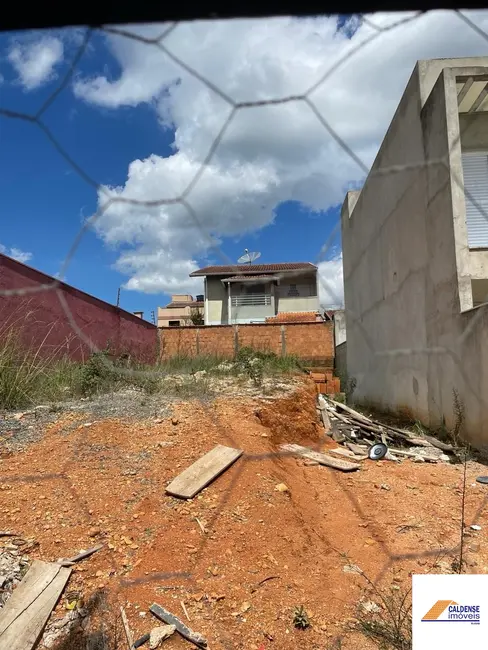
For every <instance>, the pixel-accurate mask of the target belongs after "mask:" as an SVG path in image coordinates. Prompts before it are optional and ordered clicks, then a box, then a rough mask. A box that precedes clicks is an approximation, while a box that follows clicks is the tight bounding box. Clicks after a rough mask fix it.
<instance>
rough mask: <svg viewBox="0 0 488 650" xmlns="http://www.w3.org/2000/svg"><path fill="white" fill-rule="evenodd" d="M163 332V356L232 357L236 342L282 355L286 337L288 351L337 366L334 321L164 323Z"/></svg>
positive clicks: (161, 343)
mask: <svg viewBox="0 0 488 650" xmlns="http://www.w3.org/2000/svg"><path fill="white" fill-rule="evenodd" d="M159 332H160V351H161V359H163V360H164V359H169V358H171V357H173V356H175V355H183V356H186V355H188V356H194V355H196V354H216V355H219V356H222V357H225V358H229V359H231V358H232V357H233V356H234V354H235V351H236V344H237V349H239V348H242V347H244V346H248V347H252V348H254V349H256V350H269V351H271V352H275V353H276V354H278V355H281V354H282V340H283V338H284V347H285V352H286V354H293V355H296V356H298V357H299V358H300V359H303V360H304V361H307V362H309V363H315V364H317V365H324V366H330V367H332V366H333V360H334V335H333V323H332V322H324V323H287V324H285V325H282V324H262V325H208V326H206V327H164V328H161V329H160V330H159ZM282 337H283V338H282ZM236 339H237V340H236Z"/></svg>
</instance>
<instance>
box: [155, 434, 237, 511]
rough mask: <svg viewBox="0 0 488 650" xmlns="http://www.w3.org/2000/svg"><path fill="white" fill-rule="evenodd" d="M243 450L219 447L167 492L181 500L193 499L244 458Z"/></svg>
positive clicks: (189, 468) (180, 476)
mask: <svg viewBox="0 0 488 650" xmlns="http://www.w3.org/2000/svg"><path fill="white" fill-rule="evenodd" d="M242 453H243V451H242V449H233V448H232V447H224V446H223V445H217V446H216V447H214V448H213V449H212V450H211V451H209V452H208V453H207V454H205V456H202V457H201V458H199V459H198V460H197V461H196V462H195V463H193V465H190V467H188V468H187V469H185V471H184V472H182V473H181V474H180V475H179V476H177V477H176V478H175V479H174V480H173V481H171V483H170V484H169V485H168V487H167V488H166V492H167V493H168V494H171V495H172V496H174V497H180V498H181V499H192V498H193V497H194V496H195V495H196V494H198V492H200V491H201V490H203V488H205V487H207V485H209V484H210V483H211V482H212V481H213V480H214V479H216V478H217V477H218V476H220V474H222V473H223V472H225V470H226V469H228V468H229V467H230V466H231V465H232V464H233V463H235V461H236V460H237V459H238V458H239V457H240V456H242Z"/></svg>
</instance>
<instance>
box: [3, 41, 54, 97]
mask: <svg viewBox="0 0 488 650" xmlns="http://www.w3.org/2000/svg"><path fill="white" fill-rule="evenodd" d="M63 52H64V47H63V43H62V41H61V39H59V38H56V37H54V36H44V37H42V38H41V39H40V40H37V41H33V42H25V43H15V44H14V45H13V46H12V47H11V48H10V51H9V53H8V57H7V58H8V60H9V61H10V63H11V65H12V66H13V68H14V70H15V71H16V73H17V75H18V81H19V83H20V84H21V85H22V86H23V88H24V89H25V90H34V89H36V88H39V87H40V86H42V85H44V84H45V83H47V82H48V81H51V80H52V79H53V78H55V76H56V72H55V67H56V65H57V64H58V63H60V62H61V61H62V60H63Z"/></svg>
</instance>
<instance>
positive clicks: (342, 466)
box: [281, 445, 359, 472]
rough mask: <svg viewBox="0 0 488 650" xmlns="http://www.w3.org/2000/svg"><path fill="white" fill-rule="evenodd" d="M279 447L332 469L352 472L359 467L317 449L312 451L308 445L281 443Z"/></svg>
mask: <svg viewBox="0 0 488 650" xmlns="http://www.w3.org/2000/svg"><path fill="white" fill-rule="evenodd" d="M281 449H282V450H283V451H285V452H288V453H292V454H296V455H297V456H303V457H304V458H308V459H309V460H316V461H317V462H318V463H320V464H321V465H326V466H327V467H332V468H333V469H339V470H341V471H342V472H354V471H355V470H357V469H359V465H357V464H355V463H349V462H348V461H346V460H339V459H338V458H332V456H327V455H326V454H321V453H319V452H317V451H313V449H309V448H308V447H302V446H301V445H281Z"/></svg>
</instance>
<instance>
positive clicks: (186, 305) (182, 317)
mask: <svg viewBox="0 0 488 650" xmlns="http://www.w3.org/2000/svg"><path fill="white" fill-rule="evenodd" d="M203 306H204V301H203V295H199V296H197V297H196V299H194V298H193V296H190V295H189V294H173V295H172V296H171V302H170V303H168V304H167V305H166V306H165V307H158V327H181V326H183V325H196V324H199V322H200V321H201V322H203Z"/></svg>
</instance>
